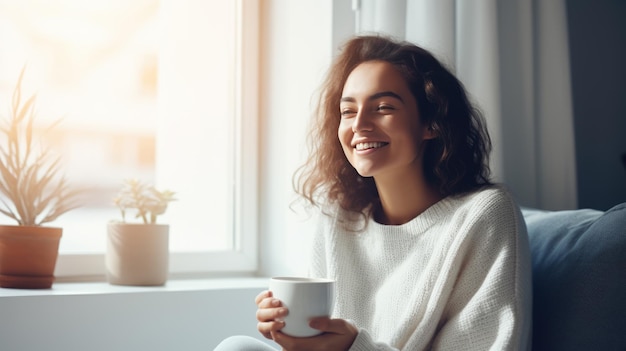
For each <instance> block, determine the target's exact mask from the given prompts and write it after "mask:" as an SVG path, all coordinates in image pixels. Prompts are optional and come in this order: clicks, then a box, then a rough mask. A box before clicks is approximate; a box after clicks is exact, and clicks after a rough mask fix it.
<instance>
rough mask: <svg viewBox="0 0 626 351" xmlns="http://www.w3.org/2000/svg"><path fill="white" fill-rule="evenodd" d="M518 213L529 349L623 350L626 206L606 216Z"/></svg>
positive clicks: (596, 213) (625, 345)
mask: <svg viewBox="0 0 626 351" xmlns="http://www.w3.org/2000/svg"><path fill="white" fill-rule="evenodd" d="M523 213H524V219H525V221H526V225H527V227H528V235H529V239H530V248H531V254H532V266H533V300H534V301H533V350H551V351H554V350H626V203H622V204H620V205H617V206H615V207H613V208H611V209H610V210H608V211H606V212H602V211H596V210H590V209H582V210H573V211H553V212H546V211H536V210H529V209H524V210H523Z"/></svg>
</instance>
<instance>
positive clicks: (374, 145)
mask: <svg viewBox="0 0 626 351" xmlns="http://www.w3.org/2000/svg"><path fill="white" fill-rule="evenodd" d="M385 145H387V143H381V142H378V141H376V142H372V143H358V144H356V149H357V150H359V151H360V150H368V149H378V148H379V147H383V146H385Z"/></svg>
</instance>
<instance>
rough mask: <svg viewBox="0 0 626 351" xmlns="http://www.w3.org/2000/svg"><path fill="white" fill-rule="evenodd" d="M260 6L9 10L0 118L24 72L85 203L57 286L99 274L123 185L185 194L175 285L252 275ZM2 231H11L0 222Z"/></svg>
mask: <svg viewBox="0 0 626 351" xmlns="http://www.w3.org/2000/svg"><path fill="white" fill-rule="evenodd" d="M258 12H259V10H258V3H257V2H256V1H244V0H238V1H232V0H212V1H197V0H196V1H194V0H184V1H180V0H161V1H159V0H134V1H124V0H115V1H104V2H85V1H83V0H54V1H40V0H27V1H26V0H24V1H14V2H0V62H1V64H0V106H3V107H2V108H3V109H4V106H8V104H9V102H10V96H11V93H12V89H13V87H14V85H15V81H16V80H17V76H18V74H19V71H20V69H21V67H22V66H23V65H24V64H26V73H25V77H24V83H23V86H22V89H23V91H24V94H32V93H34V92H37V94H38V100H37V111H38V113H37V120H38V121H40V122H42V125H45V123H46V122H47V121H48V122H49V121H50V120H53V119H55V118H58V117H59V116H64V117H63V120H62V123H61V124H60V125H59V126H58V127H57V128H56V129H55V134H54V135H52V137H51V138H50V140H48V142H49V144H48V145H50V146H51V147H53V148H54V149H55V150H58V152H60V153H61V154H62V157H63V160H64V162H65V163H66V164H65V166H66V170H67V175H68V178H69V180H70V181H71V182H72V183H73V184H74V185H75V186H80V187H84V188H87V189H89V190H88V192H87V193H86V194H87V196H86V202H85V203H84V206H83V207H81V208H79V209H76V210H73V211H71V212H68V213H66V214H65V215H63V216H61V217H60V218H59V219H58V220H56V221H55V222H53V223H50V225H53V226H59V227H63V238H62V240H61V247H60V249H59V254H60V256H59V260H58V262H57V272H56V275H57V276H58V277H61V278H63V277H67V279H72V277H77V276H90V275H97V276H100V275H102V274H104V258H103V253H104V251H105V243H106V225H107V223H108V222H109V221H111V220H119V219H120V215H119V212H118V210H117V209H116V208H115V207H114V206H113V204H112V198H113V197H114V196H115V195H116V193H117V191H118V189H119V188H120V186H121V183H122V180H123V179H125V178H139V179H142V180H144V181H147V182H150V183H154V184H156V185H157V187H158V188H162V189H170V190H172V191H175V192H176V194H177V198H178V201H176V202H173V203H172V204H171V205H170V207H169V209H168V211H167V213H166V214H165V215H163V216H161V217H159V223H168V224H170V252H171V258H170V262H171V263H170V269H171V273H174V274H176V273H194V272H210V271H252V270H254V269H255V268H256V231H257V224H256V223H257V220H256V203H257V189H256V177H257V158H256V141H257V113H258V112H257V87H258V83H257V74H258V69H257V66H256V65H258V59H257V58H258V38H257V37H256V36H257V35H258ZM0 223H10V221H9V219H6V218H0Z"/></svg>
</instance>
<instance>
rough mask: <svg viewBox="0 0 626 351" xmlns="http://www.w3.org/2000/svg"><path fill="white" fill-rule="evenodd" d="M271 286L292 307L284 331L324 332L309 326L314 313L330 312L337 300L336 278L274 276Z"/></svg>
mask: <svg viewBox="0 0 626 351" xmlns="http://www.w3.org/2000/svg"><path fill="white" fill-rule="evenodd" d="M269 290H270V291H271V292H272V295H273V296H274V297H275V298H277V299H279V300H280V301H281V302H282V304H283V306H284V307H286V308H287V309H288V310H289V313H288V315H287V316H286V317H284V319H283V320H284V322H285V326H284V327H283V328H282V329H281V332H283V333H285V334H287V335H290V336H295V337H309V336H315V335H319V334H321V333H322V332H321V331H319V330H317V329H313V328H311V327H309V320H311V318H313V317H322V316H330V313H331V311H332V308H333V304H334V301H335V281H334V280H331V279H323V278H302V277H274V278H271V279H270V287H269Z"/></svg>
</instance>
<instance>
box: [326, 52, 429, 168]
mask: <svg viewBox="0 0 626 351" xmlns="http://www.w3.org/2000/svg"><path fill="white" fill-rule="evenodd" d="M339 108H340V112H341V122H340V123H339V129H338V131H337V134H338V136H339V141H340V142H341V146H342V148H343V152H344V153H345V155H346V157H347V158H348V161H349V162H350V164H351V165H352V166H353V167H354V168H355V169H356V171H357V172H358V173H359V174H360V175H361V176H363V177H375V178H376V179H379V177H380V179H382V178H383V177H387V176H392V177H393V176H394V175H399V174H406V173H405V172H416V171H417V172H422V161H421V158H422V157H421V154H422V150H423V146H422V144H423V142H424V141H425V140H427V139H431V138H433V133H432V131H430V130H428V129H427V128H426V126H424V125H422V123H421V121H420V118H419V112H418V108H417V102H416V101H415V98H414V97H413V94H411V91H410V90H409V86H408V84H407V82H406V80H405V79H404V77H403V76H402V74H401V73H400V72H399V71H398V70H397V69H396V68H395V67H394V66H393V65H392V64H390V63H388V62H385V61H367V62H364V63H361V64H360V65H358V66H357V67H356V68H355V69H354V70H353V71H352V72H351V73H350V75H349V76H348V79H347V80H346V83H345V84H344V87H343V92H342V95H341V102H340V107H339ZM391 179H393V178H391Z"/></svg>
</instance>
